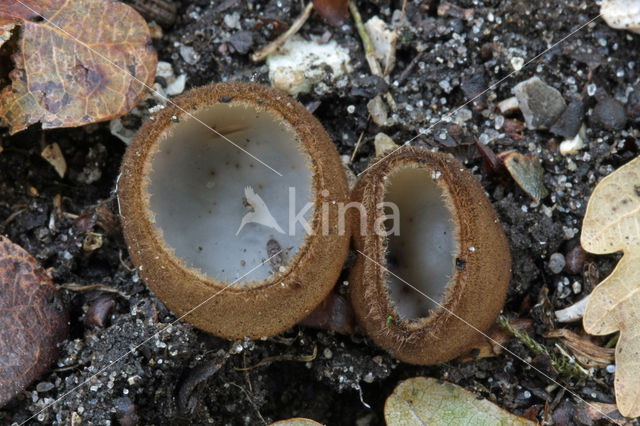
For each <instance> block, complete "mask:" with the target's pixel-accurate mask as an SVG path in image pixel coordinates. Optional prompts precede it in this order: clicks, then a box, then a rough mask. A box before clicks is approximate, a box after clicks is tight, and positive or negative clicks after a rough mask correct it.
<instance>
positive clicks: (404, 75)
mask: <svg viewBox="0 0 640 426" xmlns="http://www.w3.org/2000/svg"><path fill="white" fill-rule="evenodd" d="M422 55H424V52H420V53H418V54H417V55H416V56H415V57H414V58H413V59H412V60H411V62H409V65H407V67H406V68H405V69H404V71H402V74H400V77H398V80H397V81H398V84H399V85H400V84H402V83H403V82H404V81H405V80H406V79H407V77H409V74H411V71H413V68H415V66H416V64H417V63H418V62H420V59H422Z"/></svg>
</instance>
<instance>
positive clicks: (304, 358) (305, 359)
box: [235, 345, 318, 371]
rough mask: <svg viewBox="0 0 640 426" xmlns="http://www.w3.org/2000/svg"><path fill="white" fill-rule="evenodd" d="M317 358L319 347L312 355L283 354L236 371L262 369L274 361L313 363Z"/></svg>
mask: <svg viewBox="0 0 640 426" xmlns="http://www.w3.org/2000/svg"><path fill="white" fill-rule="evenodd" d="M317 356H318V345H315V346H314V347H313V353H312V354H311V355H302V356H293V355H291V354H283V355H276V356H270V357H267V358H265V359H263V360H262V361H260V362H258V363H257V364H255V365H252V366H250V367H243V368H238V367H236V368H235V370H236V371H248V370H253V369H255V368H258V367H261V366H263V365H265V364H268V363H270V362H274V361H298V362H310V361H313V360H314V359H316V357H317Z"/></svg>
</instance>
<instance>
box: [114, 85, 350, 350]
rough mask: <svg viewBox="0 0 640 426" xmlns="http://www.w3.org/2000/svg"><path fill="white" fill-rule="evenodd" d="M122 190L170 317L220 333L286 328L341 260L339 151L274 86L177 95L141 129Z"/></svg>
mask: <svg viewBox="0 0 640 426" xmlns="http://www.w3.org/2000/svg"><path fill="white" fill-rule="evenodd" d="M207 126H210V127H211V128H213V129H215V130H216V131H217V132H218V133H216V132H213V131H212V130H210V129H208V128H207ZM221 135H223V136H221ZM118 185H119V189H118V195H119V201H120V208H121V215H122V223H123V227H124V233H125V238H126V241H127V245H128V247H129V253H130V255H131V257H132V259H133V261H134V263H135V264H136V266H137V267H138V269H139V272H140V275H141V276H142V278H143V279H144V280H145V282H146V283H147V285H149V287H150V288H151V290H153V292H154V293H155V294H156V296H158V297H159V298H160V299H161V300H162V301H163V302H164V303H165V304H166V305H167V306H168V307H169V308H170V309H171V310H172V311H173V312H174V313H175V314H177V315H179V316H182V315H184V314H187V315H186V316H185V318H184V319H185V320H187V321H189V322H191V323H193V324H195V325H196V326H197V327H199V328H201V329H203V330H206V331H209V332H211V333H214V334H216V335H218V336H221V337H225V338H240V337H243V336H247V337H250V338H259V337H264V336H271V335H274V334H276V333H279V332H281V331H283V330H286V329H287V328H289V327H290V326H292V325H294V324H295V323H297V322H298V321H299V320H301V319H302V318H304V317H305V316H306V315H308V314H309V313H310V312H311V311H312V310H313V309H314V308H315V307H316V306H317V305H318V304H319V303H320V302H321V301H322V300H323V299H324V298H325V296H326V295H327V294H328V293H329V291H330V290H331V288H332V287H333V285H334V284H335V282H336V280H337V278H338V275H339V273H340V270H341V268H342V264H343V261H344V259H345V257H346V252H347V249H348V241H349V233H348V226H347V227H346V228H347V229H339V228H340V227H341V226H340V225H341V223H340V222H341V221H338V205H340V204H341V203H343V202H345V201H346V199H347V197H348V187H347V182H346V177H345V174H344V172H343V169H342V165H341V163H340V159H339V156H338V153H337V151H336V149H335V147H334V145H333V143H332V142H331V140H330V139H329V136H328V135H327V133H326V132H325V130H324V129H323V128H322V126H321V125H320V123H319V122H318V121H317V120H316V119H315V118H314V117H313V116H312V115H311V114H310V113H309V112H308V111H307V110H306V109H305V108H304V107H303V106H302V105H300V104H299V103H298V102H296V101H294V100H293V99H291V98H289V97H288V96H286V95H284V94H282V93H281V92H278V91H276V90H274V89H270V88H267V87H264V86H259V85H255V84H245V83H221V84H215V85H210V86H206V87H202V88H198V89H194V90H191V91H189V92H188V93H186V94H184V95H183V96H181V97H179V98H177V99H175V104H174V105H169V106H167V107H166V108H164V109H163V110H161V111H160V112H159V113H158V114H156V115H155V116H154V117H152V119H150V120H149V121H147V122H146V123H145V124H144V125H143V127H142V128H141V129H140V131H139V132H138V135H137V136H136V138H135V139H134V140H133V142H132V144H131V146H129V148H128V149H127V152H126V154H125V157H124V162H123V165H122V173H121V176H120V180H119V184H118ZM342 228H345V226H342ZM207 300H208V301H207ZM205 301H207V302H206V303H204V304H203V302H205ZM199 305H202V306H199ZM194 308H196V309H194ZM192 310H193V311H192ZM190 311H191V312H190Z"/></svg>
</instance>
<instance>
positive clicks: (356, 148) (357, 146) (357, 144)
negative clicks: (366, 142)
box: [349, 114, 371, 164]
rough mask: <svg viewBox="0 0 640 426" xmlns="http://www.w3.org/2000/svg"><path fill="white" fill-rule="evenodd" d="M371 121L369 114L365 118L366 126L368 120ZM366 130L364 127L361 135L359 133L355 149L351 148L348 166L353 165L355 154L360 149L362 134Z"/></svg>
mask: <svg viewBox="0 0 640 426" xmlns="http://www.w3.org/2000/svg"><path fill="white" fill-rule="evenodd" d="M370 119H371V114H369V116H368V117H367V125H368V124H369V120H370ZM366 130H367V126H365V129H364V130H363V131H362V133H360V137H359V138H358V142H357V143H356V147H355V148H353V154H351V158H350V159H349V164H351V163H353V159H354V158H355V157H356V154H357V153H358V149H359V148H360V143H361V142H362V139H363V138H364V132H365V131H366Z"/></svg>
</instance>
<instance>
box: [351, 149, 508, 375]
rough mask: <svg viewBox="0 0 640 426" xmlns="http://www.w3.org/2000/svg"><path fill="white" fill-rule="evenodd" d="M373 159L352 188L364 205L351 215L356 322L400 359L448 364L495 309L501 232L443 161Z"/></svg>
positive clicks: (419, 156) (503, 263) (411, 154)
mask: <svg viewBox="0 0 640 426" xmlns="http://www.w3.org/2000/svg"><path fill="white" fill-rule="evenodd" d="M375 161H376V160H374V162H373V163H372V164H373V166H372V167H371V168H370V169H368V170H367V171H366V172H365V173H364V174H363V175H362V176H361V178H360V181H359V182H358V183H357V184H356V186H355V188H354V189H353V192H352V201H355V202H360V203H362V206H363V208H362V209H361V210H356V209H352V210H350V217H351V220H352V228H351V229H352V231H353V232H354V235H355V248H356V250H358V251H359V253H358V259H357V261H356V264H355V266H354V268H353V269H352V271H351V276H350V283H351V284H350V285H351V299H352V303H353V306H354V310H355V313H356V317H357V319H358V323H359V324H360V326H361V327H362V328H364V330H365V331H366V333H367V334H368V335H369V336H370V337H371V338H372V339H373V340H374V341H375V342H376V343H378V344H379V345H380V346H382V347H383V348H385V349H387V350H391V351H392V352H393V355H394V356H395V357H396V358H398V359H400V360H402V361H405V362H409V363H413V364H436V363H440V362H444V361H447V360H449V359H452V358H455V357H456V356H458V355H460V354H461V353H463V352H465V351H468V350H469V348H470V347H471V346H472V344H473V343H475V342H477V341H478V340H479V339H480V338H481V337H482V336H481V334H480V333H479V331H481V332H484V331H486V330H487V329H488V328H489V327H490V326H491V324H492V323H493V322H494V321H495V318H496V316H497V315H498V313H499V312H500V310H501V309H502V305H503V303H504V300H505V295H506V292H507V288H508V285H509V280H510V277H511V257H510V254H509V246H508V243H507V240H506V238H505V235H504V232H503V230H502V227H501V225H500V223H499V222H498V218H497V216H496V213H495V211H494V209H493V207H492V205H491V203H490V202H489V200H488V199H487V197H486V195H485V193H484V190H483V188H482V186H481V185H480V184H479V182H478V181H477V180H476V178H474V177H473V175H472V174H471V173H470V172H469V171H467V170H466V169H465V168H464V167H463V166H462V165H461V164H460V163H459V162H458V161H456V160H455V159H454V158H452V157H451V156H448V155H444V154H440V153H436V152H430V151H427V150H425V149H421V148H413V147H403V148H400V149H398V150H397V151H395V152H393V153H392V154H391V155H389V156H388V157H386V158H383V159H382V160H381V161H379V162H377V163H376V162H375ZM372 212H373V213H372ZM366 213H368V214H366ZM393 213H395V215H394V214H393ZM390 219H394V220H390ZM361 225H362V226H361ZM376 231H377V232H376ZM409 285H411V286H413V287H415V288H416V289H417V290H419V291H420V292H421V293H423V294H424V295H426V296H429V298H430V299H431V300H430V299H429V298H427V297H425V296H424V295H423V294H420V293H419V292H417V291H416V290H414V289H413V288H411V287H410V286H409ZM434 302H436V303H434Z"/></svg>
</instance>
